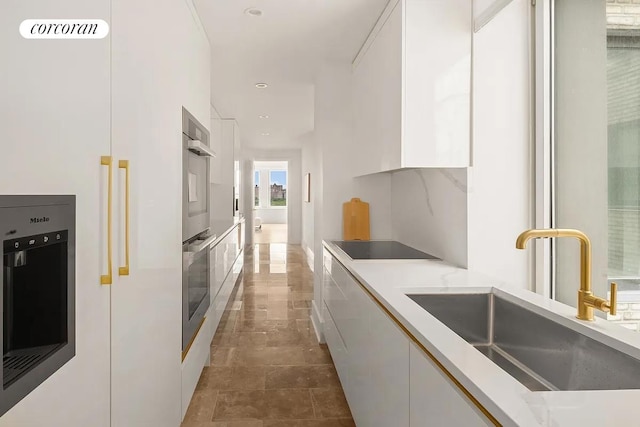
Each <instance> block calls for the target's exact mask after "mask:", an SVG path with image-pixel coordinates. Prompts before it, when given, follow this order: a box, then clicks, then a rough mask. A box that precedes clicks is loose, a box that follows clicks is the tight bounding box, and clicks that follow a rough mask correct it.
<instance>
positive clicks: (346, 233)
mask: <svg viewBox="0 0 640 427" xmlns="http://www.w3.org/2000/svg"><path fill="white" fill-rule="evenodd" d="M342 223H343V227H342V239H343V240H371V230H370V226H369V203H367V202H363V201H362V200H360V199H358V198H354V199H351V201H350V202H347V203H343V205H342Z"/></svg>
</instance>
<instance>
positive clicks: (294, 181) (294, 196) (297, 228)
mask: <svg viewBox="0 0 640 427" xmlns="http://www.w3.org/2000/svg"><path fill="white" fill-rule="evenodd" d="M242 159H243V162H244V164H245V165H246V162H247V161H251V162H254V161H286V162H288V171H287V175H288V176H287V180H288V186H289V188H287V209H286V215H287V223H288V227H287V241H288V243H289V244H292V245H299V244H300V243H301V241H302V206H301V201H302V185H301V183H300V176H301V170H302V166H301V163H302V161H301V153H300V150H299V149H295V150H260V149H256V148H252V147H243V149H242ZM252 169H253V168H252ZM242 189H243V191H246V192H248V193H249V194H251V200H252V201H253V192H254V186H253V174H251V179H250V180H244V181H243V183H242ZM245 200H247V199H245ZM252 206H253V204H252ZM274 211H277V210H276V209H274ZM256 215H257V213H256V211H255V210H253V209H247V211H246V212H245V218H246V220H247V224H253V218H254V217H255V216H256ZM262 222H263V223H267V221H265V220H264V219H263V221H262ZM247 229H250V228H249V227H247ZM247 243H248V242H247Z"/></svg>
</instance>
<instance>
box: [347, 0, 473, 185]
mask: <svg viewBox="0 0 640 427" xmlns="http://www.w3.org/2000/svg"><path fill="white" fill-rule="evenodd" d="M471 37H472V0H392V1H391V2H390V3H389V5H388V6H387V8H386V9H385V11H384V12H383V13H382V15H381V16H380V18H379V20H378V22H377V24H376V26H375V27H374V29H373V31H372V32H371V34H370V35H369V37H368V39H367V40H366V42H365V43H364V45H363V46H362V48H361V49H360V52H359V53H358V55H357V57H356V58H355V60H354V62H353V107H354V112H353V113H354V143H353V148H354V156H353V158H354V159H355V160H354V171H355V173H354V175H355V176H360V175H367V174H372V173H377V172H387V171H393V170H397V169H402V168H424V167H467V166H469V161H470V159H469V157H470V156H469V152H470V135H471V132H470V127H471V126H470V124H471V123H470V122H471Z"/></svg>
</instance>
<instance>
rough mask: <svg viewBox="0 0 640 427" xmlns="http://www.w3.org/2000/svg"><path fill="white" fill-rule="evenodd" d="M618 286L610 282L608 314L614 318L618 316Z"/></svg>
mask: <svg viewBox="0 0 640 427" xmlns="http://www.w3.org/2000/svg"><path fill="white" fill-rule="evenodd" d="M617 306H618V284H617V283H616V282H611V295H610V297H609V314H611V315H612V316H615V315H616V314H618V309H617Z"/></svg>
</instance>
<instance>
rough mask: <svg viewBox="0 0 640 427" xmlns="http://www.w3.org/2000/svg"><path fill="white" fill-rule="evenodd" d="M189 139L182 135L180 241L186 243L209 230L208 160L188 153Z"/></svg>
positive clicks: (191, 152) (205, 157)
mask: <svg viewBox="0 0 640 427" xmlns="http://www.w3.org/2000/svg"><path fill="white" fill-rule="evenodd" d="M189 141H190V138H189V137H188V136H186V135H183V144H184V154H183V157H184V158H183V169H184V176H183V182H184V188H183V196H182V198H183V220H184V222H185V224H184V227H183V236H182V240H183V241H186V240H188V239H191V238H192V237H193V236H195V235H197V234H198V233H201V232H202V231H203V230H206V229H207V228H209V189H210V188H209V159H211V158H210V157H207V156H200V155H198V154H196V153H194V152H193V151H190V150H189V149H188V148H187V146H188V143H189Z"/></svg>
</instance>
